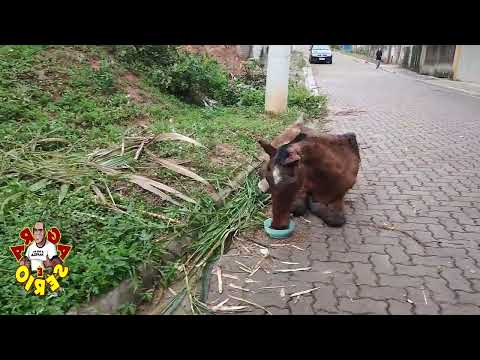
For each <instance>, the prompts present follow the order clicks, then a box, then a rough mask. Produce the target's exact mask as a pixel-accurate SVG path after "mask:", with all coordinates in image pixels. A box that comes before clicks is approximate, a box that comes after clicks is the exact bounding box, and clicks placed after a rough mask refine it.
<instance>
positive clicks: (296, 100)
mask: <svg viewBox="0 0 480 360" xmlns="http://www.w3.org/2000/svg"><path fill="white" fill-rule="evenodd" d="M325 102H326V98H325V97H324V96H315V95H310V93H309V92H308V90H307V89H305V88H304V87H297V86H290V88H289V90H288V105H289V106H292V107H298V108H300V109H301V110H302V111H304V112H305V114H306V115H307V116H309V117H313V118H317V117H320V116H322V115H323V114H324V113H325V110H326V109H325Z"/></svg>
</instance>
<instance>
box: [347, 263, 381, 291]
mask: <svg viewBox="0 0 480 360" xmlns="http://www.w3.org/2000/svg"><path fill="white" fill-rule="evenodd" d="M353 273H354V274H355V276H356V281H355V282H356V284H357V285H372V286H376V285H377V283H376V279H377V276H376V274H375V273H374V272H373V266H372V265H371V264H363V263H357V262H354V263H353Z"/></svg>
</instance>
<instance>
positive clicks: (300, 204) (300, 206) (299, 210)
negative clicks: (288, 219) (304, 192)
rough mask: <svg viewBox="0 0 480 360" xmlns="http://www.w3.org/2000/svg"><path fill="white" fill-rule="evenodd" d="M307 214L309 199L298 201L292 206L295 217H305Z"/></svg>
mask: <svg viewBox="0 0 480 360" xmlns="http://www.w3.org/2000/svg"><path fill="white" fill-rule="evenodd" d="M306 212H307V199H296V200H295V202H294V203H293V206H292V211H291V213H292V214H293V216H303V215H305V213H306Z"/></svg>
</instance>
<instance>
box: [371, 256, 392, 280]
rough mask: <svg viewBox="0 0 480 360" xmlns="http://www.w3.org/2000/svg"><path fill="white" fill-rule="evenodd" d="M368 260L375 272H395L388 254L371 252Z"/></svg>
mask: <svg viewBox="0 0 480 360" xmlns="http://www.w3.org/2000/svg"><path fill="white" fill-rule="evenodd" d="M370 262H371V263H372V264H373V266H374V271H375V273H377V274H390V275H393V274H394V273H395V271H394V268H393V265H392V263H391V262H390V256H388V255H380V254H372V255H370Z"/></svg>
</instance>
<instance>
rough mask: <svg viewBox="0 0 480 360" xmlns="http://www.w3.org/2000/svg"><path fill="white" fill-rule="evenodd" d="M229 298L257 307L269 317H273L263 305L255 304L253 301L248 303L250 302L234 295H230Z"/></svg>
mask: <svg viewBox="0 0 480 360" xmlns="http://www.w3.org/2000/svg"><path fill="white" fill-rule="evenodd" d="M229 297H231V298H232V299H235V300H238V301H241V302H244V303H246V304H250V305H252V306H255V307H257V308H259V309H262V310H263V311H265V312H266V313H267V314H268V315H272V313H271V312H270V311H268V310H267V309H265V308H264V307H263V306H262V305H258V304H256V303H254V302H253V301H248V300H245V299H242V298H238V297H236V296H232V295H229Z"/></svg>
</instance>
